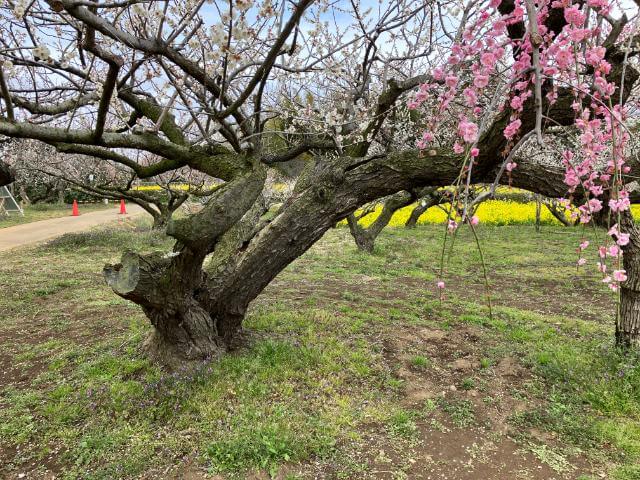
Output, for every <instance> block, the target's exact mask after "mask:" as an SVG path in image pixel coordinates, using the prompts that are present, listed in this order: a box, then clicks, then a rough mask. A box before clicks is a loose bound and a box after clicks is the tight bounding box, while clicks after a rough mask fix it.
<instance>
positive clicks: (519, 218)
mask: <svg viewBox="0 0 640 480" xmlns="http://www.w3.org/2000/svg"><path fill="white" fill-rule="evenodd" d="M414 206H415V205H410V206H408V207H405V208H402V209H400V210H398V211H397V212H396V213H395V214H394V215H393V217H392V218H391V222H389V226H391V227H403V226H404V225H405V223H406V222H407V220H408V219H409V215H411V211H412V210H413V208H414ZM381 210H382V205H378V206H377V207H376V209H375V211H374V212H372V213H370V214H369V215H367V216H366V217H364V218H363V219H362V220H360V223H361V225H363V226H365V227H367V226H369V225H371V223H373V221H374V220H375V219H376V218H377V217H378V215H380V211H381ZM631 211H632V213H633V216H634V217H636V218H639V216H640V204H639V205H632V206H631ZM476 215H477V216H478V218H480V223H481V224H484V225H527V224H533V223H535V220H536V204H535V202H526V203H521V202H514V201H511V200H489V201H486V202H484V203H482V204H481V205H480V207H478V211H477V213H476ZM446 219H447V214H446V213H445V212H444V211H443V210H442V209H441V208H439V207H431V208H430V209H429V210H427V211H426V212H425V213H423V214H422V216H421V217H420V219H419V220H418V225H426V224H438V223H444V222H445V221H446ZM540 222H541V223H542V224H543V225H560V222H559V221H558V220H556V218H555V217H554V216H553V215H551V212H549V210H548V209H547V208H546V207H545V206H543V207H542V213H541V215H540Z"/></svg>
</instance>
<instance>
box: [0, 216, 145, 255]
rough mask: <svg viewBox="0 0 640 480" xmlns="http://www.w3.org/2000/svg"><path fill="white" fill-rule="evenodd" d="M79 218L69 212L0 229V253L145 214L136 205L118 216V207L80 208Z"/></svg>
mask: <svg viewBox="0 0 640 480" xmlns="http://www.w3.org/2000/svg"><path fill="white" fill-rule="evenodd" d="M80 209H81V210H80V216H79V217H72V216H71V211H69V216H68V217H60V218H52V219H50V220H41V221H39V222H32V223H27V224H24V225H16V226H14V227H7V228H3V229H0V251H3V250H10V249H12V248H16V247H20V246H23V245H30V244H33V243H39V242H43V241H45V240H49V239H51V238H55V237H58V236H60V235H64V234H65V233H74V232H81V231H84V230H88V229H90V228H92V227H95V226H97V225H102V224H104V223H109V222H115V221H118V220H122V219H123V218H130V217H135V216H138V215H140V214H142V213H145V212H144V210H143V209H142V208H141V207H139V206H137V205H127V215H119V214H118V212H119V206H117V207H114V208H110V209H108V210H101V211H98V212H89V213H84V214H83V213H82V206H80Z"/></svg>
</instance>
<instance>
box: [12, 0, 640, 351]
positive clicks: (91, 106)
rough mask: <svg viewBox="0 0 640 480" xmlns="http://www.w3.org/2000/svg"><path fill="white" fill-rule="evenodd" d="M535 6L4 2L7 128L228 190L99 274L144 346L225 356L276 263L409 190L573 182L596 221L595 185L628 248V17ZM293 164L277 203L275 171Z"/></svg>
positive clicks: (631, 271)
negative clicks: (131, 307)
mask: <svg viewBox="0 0 640 480" xmlns="http://www.w3.org/2000/svg"><path fill="white" fill-rule="evenodd" d="M527 2H528V3H527ZM527 2H523V1H521V0H518V1H515V0H504V1H499V0H492V1H480V0H472V1H469V2H464V3H460V2H459V1H449V0H434V1H433V2H426V3H425V2H424V1H414V0H387V1H383V2H380V3H376V4H373V3H371V4H369V3H368V2H358V1H353V2H344V3H342V2H338V3H335V2H326V1H313V0H298V1H297V2H294V3H291V2H290V3H286V2H274V1H271V0H263V1H261V2H258V3H252V2H251V0H235V1H231V2H217V1H213V2H212V1H206V0H189V1H186V2H184V1H180V2H178V1H159V0H145V1H138V0H124V1H118V0H115V1H105V2H100V1H94V0H47V1H44V0H35V1H33V2H30V3H25V2H23V1H21V0H19V1H18V2H17V3H10V4H9V6H5V7H2V9H0V56H1V57H2V68H1V70H0V96H1V97H2V99H3V102H2V115H3V117H2V118H1V119H0V134H2V135H5V136H10V137H17V138H31V139H36V140H40V141H42V142H45V143H48V144H50V145H52V146H54V147H55V148H56V149H57V150H58V151H60V152H64V153H68V154H83V155H90V156H92V157H94V158H99V159H102V160H103V161H105V162H114V163H117V164H120V165H124V166H127V167H128V168H130V169H131V170H132V171H133V172H135V174H136V176H137V178H140V179H144V178H150V177H153V176H156V175H159V174H162V173H165V172H170V171H173V170H176V169H179V168H190V169H193V170H197V171H199V172H201V173H203V174H206V175H208V176H210V177H213V178H216V179H220V180H223V181H224V182H225V185H224V186H223V187H222V188H220V189H218V190H216V192H215V193H214V194H213V195H212V196H211V197H210V199H209V201H208V203H207V205H206V206H205V208H203V209H202V210H201V211H200V212H198V213H196V214H194V215H192V216H190V217H187V218H184V219H180V220H175V221H173V222H171V223H170V224H169V226H168V228H167V233H168V234H169V235H170V236H172V237H174V238H175V240H176V244H175V247H174V250H173V251H172V252H170V253H156V254H151V255H139V254H136V253H133V252H127V253H125V254H124V255H123V257H122V261H121V263H120V264H118V265H110V266H107V267H106V268H105V271H104V273H105V276H106V278H107V281H108V283H109V285H110V286H111V287H112V288H113V290H114V291H115V292H116V293H117V294H118V295H120V296H122V297H124V298H126V299H129V300H131V301H133V302H135V303H137V304H139V305H140V306H141V307H142V308H143V310H144V312H145V313H146V315H147V316H148V317H149V319H150V321H151V323H152V324H153V326H154V330H153V335H152V336H151V337H150V338H149V340H148V341H147V343H146V347H147V349H148V352H149V353H150V354H151V355H153V356H155V357H156V358H158V359H159V360H161V361H164V362H167V363H174V362H180V361H185V360H193V359H200V358H206V357H209V356H212V355H216V354H218V353H220V352H223V351H225V350H226V349H227V348H229V346H231V345H233V344H234V341H235V339H236V338H237V336H238V334H239V333H240V332H241V327H242V320H243V317H244V315H245V312H246V309H247V306H248V305H249V303H250V302H251V301H252V300H253V299H254V298H255V297H256V296H257V295H258V294H259V293H260V292H261V291H262V289H263V288H264V287H265V286H266V285H267V284H268V283H269V282H270V281H271V280H272V279H273V278H274V277H275V276H276V275H277V274H278V273H279V272H280V271H281V270H282V269H283V268H284V267H286V266H287V265H288V264H289V263H290V262H292V261H293V260H294V259H295V258H297V257H298V256H299V255H301V254H302V253H303V252H304V251H305V250H307V249H308V248H309V247H310V246H311V245H312V244H313V243H314V242H316V241H317V240H318V239H319V238H320V237H321V236H322V235H323V234H324V232H326V230H328V229H329V228H331V227H333V226H334V225H335V224H336V222H338V221H340V220H341V219H344V218H345V217H347V216H348V215H349V214H351V213H352V212H354V211H355V210H356V209H357V208H358V207H359V206H361V205H363V204H365V203H367V202H370V201H372V200H375V199H377V198H380V197H384V196H388V195H392V194H395V193H396V192H399V191H403V190H406V191H410V190H412V189H416V188H423V187H437V186H447V185H456V186H457V189H456V190H457V191H460V192H462V193H461V197H460V198H459V199H458V201H459V202H460V203H461V204H462V205H465V203H466V204H469V203H470V202H471V201H470V200H469V199H468V197H467V196H466V195H465V193H464V192H465V190H466V189H467V186H469V187H470V186H471V185H472V184H475V183H492V182H496V183H498V182H505V183H511V184H512V185H514V186H517V187H522V188H526V189H528V190H531V191H535V192H539V193H541V194H544V195H546V196H549V197H561V196H563V195H566V194H567V191H568V190H569V189H571V190H572V191H571V195H572V196H573V201H574V202H576V201H577V202H578V203H580V204H581V205H582V204H584V205H587V206H586V207H585V208H583V210H582V214H583V216H584V218H585V219H586V218H588V217H589V215H590V213H591V212H593V211H594V210H595V209H596V208H597V207H598V206H599V204H597V203H596V202H593V200H594V199H596V197H598V199H599V201H604V202H605V204H606V202H607V201H608V202H609V204H610V206H611V207H610V208H611V209H612V211H613V214H614V216H619V217H620V219H619V221H618V222H617V224H618V227H617V229H618V230H616V231H614V232H613V233H612V239H614V240H615V241H616V242H618V244H622V245H619V246H622V247H623V249H624V252H630V251H631V248H629V247H630V246H633V245H636V244H637V245H639V246H640V242H638V241H637V240H635V239H636V238H637V237H636V236H635V234H634V233H633V230H631V229H630V227H629V225H630V223H629V218H628V216H627V215H626V212H627V211H628V210H626V206H627V203H628V202H627V198H628V196H627V193H626V192H628V189H627V188H626V187H624V175H626V174H627V172H626V169H625V166H626V165H625V164H624V163H623V158H624V150H625V142H626V138H627V134H626V130H625V118H626V117H627V116H628V112H627V110H626V108H625V104H626V103H627V102H628V100H629V99H630V95H631V93H632V90H633V86H634V84H635V82H636V80H637V78H638V71H637V69H636V68H635V66H634V63H633V61H632V60H633V58H634V55H635V53H636V50H635V47H636V45H635V40H634V25H635V24H634V23H633V22H629V20H628V18H627V16H625V15H623V14H622V13H621V12H620V11H619V9H615V8H612V7H611V6H610V5H609V4H608V2H607V1H606V0H589V1H588V2H579V3H578V2H576V3H573V4H572V3H571V2H569V1H563V2H559V1H553V2H551V1H549V2H547V1H543V0H541V1H540V2H538V3H534V2H533V0H527ZM633 18H634V19H635V17H633ZM407 102H409V107H410V108H411V109H413V110H414V111H416V112H419V113H421V115H419V117H420V118H419V120H418V121H419V122H420V137H419V141H418V145H417V147H418V148H414V147H406V148H400V149H397V148H388V146H389V138H388V135H385V132H387V131H393V128H391V127H392V126H393V125H394V124H395V123H396V122H397V112H398V110H399V107H400V106H401V107H402V108H403V109H404V108H405V105H406V104H407ZM276 125H278V126H279V127H277V128H276ZM576 129H577V130H578V131H579V134H580V135H579V138H580V142H581V144H580V145H579V146H578V148H564V149H560V151H559V152H557V154H555V155H554V158H556V159H557V160H556V161H555V162H546V163H545V162H540V161H536V160H535V158H529V157H530V155H527V156H519V152H524V151H528V150H523V149H522V148H521V147H523V146H525V147H527V148H529V149H531V148H534V149H540V150H545V149H550V148H552V147H554V146H557V145H559V144H561V143H562V142H569V143H570V142H571V138H573V137H572V135H573V134H572V132H573V131H575V130H576ZM563 131H566V132H568V133H566V134H565V135H564V136H563V134H562V132H563ZM423 132H424V133H423ZM574 136H575V135H574ZM551 137H557V138H553V139H551ZM587 137H588V138H587ZM614 137H615V139H614ZM576 138H578V137H576ZM531 142H535V144H534V145H533V146H532V145H531ZM607 151H609V152H611V155H612V160H611V162H612V163H611V164H610V165H607V162H608V160H606V158H605V157H606V154H605V153H604V152H607ZM139 152H147V153H149V154H153V155H155V156H156V158H157V159H158V160H157V161H155V162H153V163H150V164H141V163H139V162H138V161H137V158H138V153H139ZM563 152H564V153H563ZM302 154H305V156H307V157H309V160H308V161H306V165H305V168H304V170H303V171H302V173H301V174H300V176H299V177H298V178H297V181H296V184H295V187H294V188H293V190H292V192H291V194H290V195H289V196H288V198H287V199H286V200H285V201H284V202H283V203H282V204H281V205H280V206H278V207H274V205H273V204H271V203H270V201H269V195H268V192H267V189H266V188H265V184H266V183H267V182H266V179H267V177H268V172H269V170H270V169H271V168H273V166H274V165H277V164H279V163H285V162H290V161H292V160H293V159H296V158H299V157H300V156H301V155H302ZM547 157H548V156H547ZM561 158H563V159H564V165H562V164H561V163H560V159H561ZM601 160H603V161H604V162H605V166H604V169H605V170H606V171H605V172H603V173H601V165H600V163H599V162H601ZM574 170H575V177H573V176H572V174H571V172H572V171H574ZM505 172H506V173H505ZM607 172H609V173H607ZM594 174H595V176H593V178H592V175H594ZM607 175H608V176H609V177H608V178H605V177H606V176H607ZM565 177H566V180H567V182H566V183H565V182H564V180H565ZM575 178H577V179H578V180H579V181H578V182H577V183H576V181H575ZM607 182H608V183H607ZM597 185H600V186H602V192H600V191H599V190H598V189H597V188H595V187H596V186H597ZM460 187H462V188H460ZM605 196H606V197H607V199H606V200H602V199H603V198H604V197H605ZM611 202H613V203H611ZM471 207H472V205H466V207H464V208H463V215H462V217H464V213H465V212H466V211H469V209H470V208H471ZM461 219H462V218H461ZM465 220H466V219H465ZM451 221H452V222H454V224H455V225H457V222H458V220H456V219H454V218H452V219H451ZM452 225H453V224H452ZM627 233H628V234H630V235H631V236H630V239H631V240H630V243H627V244H625V242H624V239H625V238H626V237H624V236H623V235H626V234H627ZM612 247H613V245H609V246H607V247H605V248H609V249H610V248H612ZM638 248H640V247H638ZM607 252H609V250H607ZM611 253H615V254H616V255H615V257H613V258H615V261H619V258H620V257H619V252H611ZM628 258H632V257H628ZM633 258H635V257H633ZM626 259H627V257H626V256H625V262H626ZM205 260H207V261H206V262H205ZM603 265H604V263H603ZM639 268H640V267H635V264H634V265H631V264H629V265H628V266H627V265H625V268H624V269H623V268H622V267H619V266H616V268H615V269H614V272H613V277H612V279H610V281H609V283H610V284H611V285H613V286H615V287H616V288H618V287H619V286H620V285H622V305H623V306H622V307H621V311H622V312H623V315H622V317H625V315H626V317H625V318H629V319H630V323H629V324H628V325H626V324H624V323H622V322H621V323H620V332H621V333H620V339H621V342H626V343H631V342H637V341H638V336H639V335H638V329H637V327H638V324H639V318H638V313H637V312H638V311H639V309H635V306H637V304H638V302H640V270H639ZM608 271H609V270H607V272H608ZM621 272H622V273H621ZM625 272H626V273H625ZM624 276H626V280H625V279H624V278H623V277H624ZM625 302H627V303H625ZM624 305H628V308H627V307H624ZM624 312H627V313H628V315H627V313H624ZM634 312H635V313H634Z"/></svg>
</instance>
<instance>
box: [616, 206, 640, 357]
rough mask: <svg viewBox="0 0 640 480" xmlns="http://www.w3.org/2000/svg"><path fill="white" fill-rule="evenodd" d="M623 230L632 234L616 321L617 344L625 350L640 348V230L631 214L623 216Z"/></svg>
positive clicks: (627, 213) (625, 255) (625, 249)
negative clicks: (625, 276)
mask: <svg viewBox="0 0 640 480" xmlns="http://www.w3.org/2000/svg"><path fill="white" fill-rule="evenodd" d="M621 223H622V230H623V231H624V232H627V233H629V234H630V238H629V243H628V244H627V245H625V246H624V247H623V264H624V269H625V270H626V272H627V281H626V282H623V283H622V285H621V289H620V310H619V312H618V315H617V321H616V344H617V345H618V346H619V347H621V348H623V349H625V350H626V349H631V348H640V230H639V229H638V228H637V226H636V225H635V222H634V221H633V218H632V217H631V214H630V213H629V212H625V213H624V214H623V215H622V222H621Z"/></svg>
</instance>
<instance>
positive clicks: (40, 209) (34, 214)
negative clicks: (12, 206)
mask: <svg viewBox="0 0 640 480" xmlns="http://www.w3.org/2000/svg"><path fill="white" fill-rule="evenodd" d="M107 208H114V206H113V205H112V204H110V205H105V204H103V203H83V204H80V205H79V210H80V214H81V215H82V214H83V213H88V212H96V211H98V210H105V209H107ZM69 215H71V205H66V204H58V203H55V204H48V203H36V204H34V205H30V206H28V207H25V208H24V216H22V215H20V214H19V213H16V212H11V213H10V214H9V215H8V216H5V217H0V228H4V227H12V226H14V225H22V224H24V223H31V222H37V221H39V220H48V219H50V218H59V217H67V216H69Z"/></svg>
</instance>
